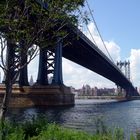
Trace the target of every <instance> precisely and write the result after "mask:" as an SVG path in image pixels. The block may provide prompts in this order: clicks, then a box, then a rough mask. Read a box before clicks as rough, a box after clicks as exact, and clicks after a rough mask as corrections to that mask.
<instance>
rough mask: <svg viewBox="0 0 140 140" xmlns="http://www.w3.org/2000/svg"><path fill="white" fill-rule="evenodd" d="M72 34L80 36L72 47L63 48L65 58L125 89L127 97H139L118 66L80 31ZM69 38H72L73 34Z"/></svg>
mask: <svg viewBox="0 0 140 140" xmlns="http://www.w3.org/2000/svg"><path fill="white" fill-rule="evenodd" d="M70 32H71V33H72V34H74V35H75V36H77V35H78V40H77V39H75V40H72V44H71V45H69V46H65V47H63V49H62V51H63V57H65V58H66V59H68V60H71V61H73V62H75V63H77V64H80V65H81V66H83V67H85V68H87V69H89V70H91V71H93V72H96V73H97V74H99V75H102V76H103V77H105V78H107V79H109V80H111V81H112V82H114V83H115V84H116V85H118V86H120V87H121V88H123V89H125V90H126V93H127V96H137V95H138V92H137V90H136V89H135V87H134V86H133V85H132V83H131V81H130V80H129V79H128V78H127V77H126V76H125V75H124V74H123V73H122V72H121V70H120V69H119V68H118V67H117V65H116V64H114V62H112V61H111V60H110V59H109V58H108V57H107V56H106V55H105V54H104V53H103V52H102V51H101V50H100V49H99V48H98V47H97V46H96V45H95V44H94V43H92V42H91V41H90V40H89V39H88V38H87V37H86V36H85V35H84V34H83V33H82V32H81V31H80V30H79V29H77V28H74V29H71V31H70ZM69 37H70V38H71V34H70V35H69ZM75 38H76V37H75Z"/></svg>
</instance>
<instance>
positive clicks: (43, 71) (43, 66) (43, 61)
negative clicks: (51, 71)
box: [37, 48, 48, 85]
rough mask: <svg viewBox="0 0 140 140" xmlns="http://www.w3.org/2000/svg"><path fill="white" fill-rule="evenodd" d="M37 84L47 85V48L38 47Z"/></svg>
mask: <svg viewBox="0 0 140 140" xmlns="http://www.w3.org/2000/svg"><path fill="white" fill-rule="evenodd" d="M37 85H48V73H47V49H43V48H41V49H40V54H39V69H38V78H37Z"/></svg>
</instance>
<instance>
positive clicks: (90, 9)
mask: <svg viewBox="0 0 140 140" xmlns="http://www.w3.org/2000/svg"><path fill="white" fill-rule="evenodd" d="M86 3H87V6H88V9H89V12H90V14H91V17H92V20H93V22H94V25H95V27H96V29H97V32H98V34H99V37H100V39H101V41H102V43H103V46H104V47H105V49H106V51H107V54H108V56H109V57H110V59H111V60H112V62H114V60H113V58H112V57H111V55H110V53H109V51H108V49H107V47H106V45H105V43H104V40H103V38H102V36H101V33H100V31H99V28H98V26H97V24H96V21H95V19H94V16H93V14H92V11H91V8H90V6H89V3H88V1H87V0H86ZM114 63H115V62H114Z"/></svg>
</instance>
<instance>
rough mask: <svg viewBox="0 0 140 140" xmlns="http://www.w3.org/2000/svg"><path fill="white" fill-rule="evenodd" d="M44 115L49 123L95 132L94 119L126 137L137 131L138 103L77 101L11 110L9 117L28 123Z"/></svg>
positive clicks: (139, 124) (139, 104)
mask: <svg viewBox="0 0 140 140" xmlns="http://www.w3.org/2000/svg"><path fill="white" fill-rule="evenodd" d="M37 115H44V116H46V117H47V118H48V121H51V122H56V123H59V124H60V125H63V126H65V127H68V128H75V129H78V130H84V131H87V132H89V133H93V132H94V131H95V122H96V120H97V118H100V119H102V121H103V122H104V124H105V125H107V126H108V127H121V128H123V129H124V132H125V133H126V134H130V133H131V132H133V133H135V132H136V131H139V132H140V100H133V101H127V102H117V101H116V100H99V99H98V100H95V99H93V100H92V99H89V100H76V104H75V106H73V107H55V108H23V109H10V110H9V113H8V117H9V118H10V119H14V120H16V121H23V120H29V119H31V118H32V117H33V116H37Z"/></svg>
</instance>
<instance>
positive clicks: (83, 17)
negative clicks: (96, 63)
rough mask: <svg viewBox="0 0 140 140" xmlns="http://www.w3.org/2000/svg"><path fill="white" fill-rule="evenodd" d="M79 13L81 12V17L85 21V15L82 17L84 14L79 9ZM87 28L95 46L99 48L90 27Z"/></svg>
mask: <svg viewBox="0 0 140 140" xmlns="http://www.w3.org/2000/svg"><path fill="white" fill-rule="evenodd" d="M78 11H79V13H80V15H81V17H82V18H83V19H84V17H83V15H82V13H81V11H80V9H78ZM86 28H87V30H88V32H89V34H90V36H91V38H92V40H93V42H94V44H95V45H96V46H97V44H96V42H95V39H94V37H93V35H92V33H91V32H90V29H89V27H88V26H87V25H86ZM97 47H98V46H97Z"/></svg>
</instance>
